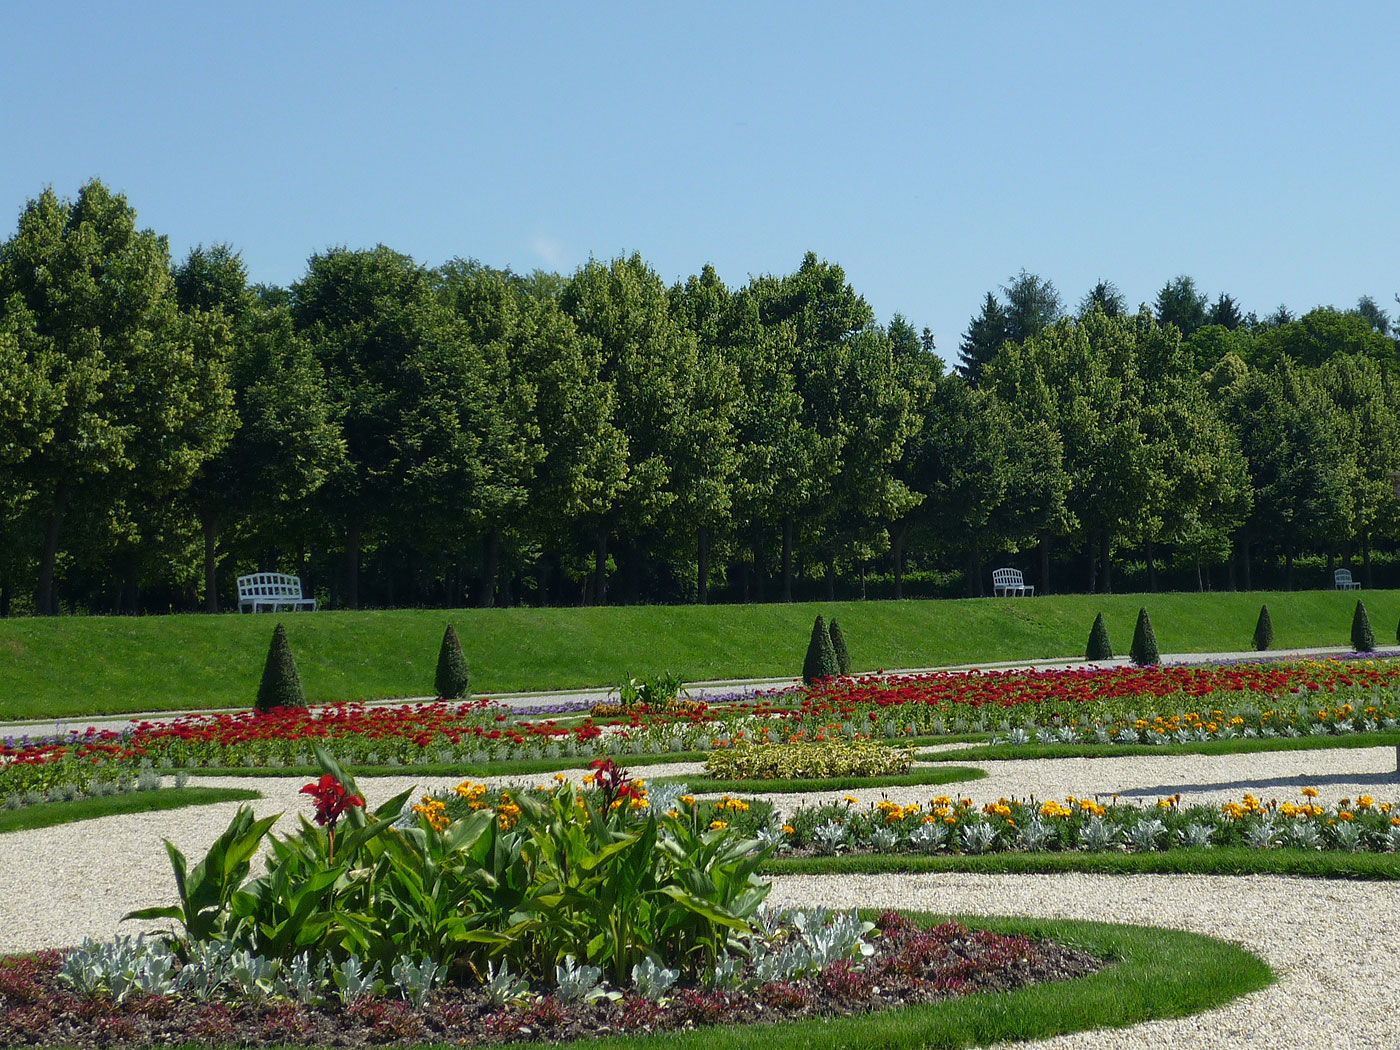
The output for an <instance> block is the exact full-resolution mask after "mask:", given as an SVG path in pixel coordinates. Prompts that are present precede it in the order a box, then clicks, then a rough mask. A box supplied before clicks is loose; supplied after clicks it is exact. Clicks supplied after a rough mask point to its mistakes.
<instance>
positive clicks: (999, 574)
mask: <svg viewBox="0 0 1400 1050" xmlns="http://www.w3.org/2000/svg"><path fill="white" fill-rule="evenodd" d="M992 593H993V594H994V595H996V596H997V597H998V598H1027V597H1030V596H1031V595H1033V594H1035V588H1034V587H1028V586H1026V578H1025V577H1024V576H1022V575H1021V570H1020V569H993V570H992Z"/></svg>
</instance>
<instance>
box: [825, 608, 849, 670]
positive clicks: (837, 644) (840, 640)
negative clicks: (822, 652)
mask: <svg viewBox="0 0 1400 1050" xmlns="http://www.w3.org/2000/svg"><path fill="white" fill-rule="evenodd" d="M827 633H828V634H829V635H831V648H832V649H834V650H835V651H836V669H837V670H838V671H840V672H841V673H842V674H850V673H851V654H850V653H849V652H847V651H846V635H845V633H844V632H843V631H842V630H841V625H840V624H839V623H837V622H836V617H834V616H833V617H832V618H831V628H830V629H829V630H828V631H827Z"/></svg>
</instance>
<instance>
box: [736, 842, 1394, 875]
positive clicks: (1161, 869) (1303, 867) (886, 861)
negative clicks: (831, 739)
mask: <svg viewBox="0 0 1400 1050" xmlns="http://www.w3.org/2000/svg"><path fill="white" fill-rule="evenodd" d="M761 871H762V874H764V875H856V874H860V875H913V874H922V873H926V872H965V873H972V874H979V875H1060V874H1067V873H1071V872H1074V873H1082V874H1092V875H1292V876H1300V877H1303V878H1313V879H1362V880H1375V881H1390V880H1400V855H1398V854H1394V853H1343V852H1341V851H1339V850H1326V851H1323V850H1302V849H1270V850H1262V849H1252V848H1250V847H1248V846H1216V847H1210V848H1206V849H1185V848H1183V849H1169V850H1163V851H1161V852H1158V853H1082V852H1078V851H1066V852H1063V853H983V854H966V853H935V854H915V853H907V854H889V853H846V854H841V855H839V856H835V857H773V858H771V859H769V860H768V861H766V862H765V863H764V865H763V867H762V869H761Z"/></svg>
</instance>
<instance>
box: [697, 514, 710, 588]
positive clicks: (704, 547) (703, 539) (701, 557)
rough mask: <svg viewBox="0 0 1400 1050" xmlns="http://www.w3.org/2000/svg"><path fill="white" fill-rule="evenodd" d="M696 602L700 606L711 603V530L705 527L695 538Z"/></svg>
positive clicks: (701, 527)
mask: <svg viewBox="0 0 1400 1050" xmlns="http://www.w3.org/2000/svg"><path fill="white" fill-rule="evenodd" d="M695 544H696V551H695V555H696V557H695V562H696V566H695V600H696V602H697V603H698V604H700V605H708V604H709V601H710V530H709V529H708V528H706V527H705V526H704V525H701V526H700V531H699V533H698V534H697V535H696V537H695Z"/></svg>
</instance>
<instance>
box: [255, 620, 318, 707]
mask: <svg viewBox="0 0 1400 1050" xmlns="http://www.w3.org/2000/svg"><path fill="white" fill-rule="evenodd" d="M255 706H256V707H257V709H258V710H259V711H271V710H272V709H273V708H274V707H305V706H306V696H305V694H303V693H302V691H301V677H300V676H299V675H298V674H297V664H296V661H295V660H293V659H292V647H291V645H290V644H289V643H288V642H287V629H286V628H285V627H283V626H282V625H281V624H280V623H279V624H278V625H277V627H276V628H275V629H274V630H273V632H272V644H271V645H270V646H268V649H267V663H266V664H264V665H263V673H262V681H261V682H260V683H259V684H258V701H257V704H256V705H255Z"/></svg>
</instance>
